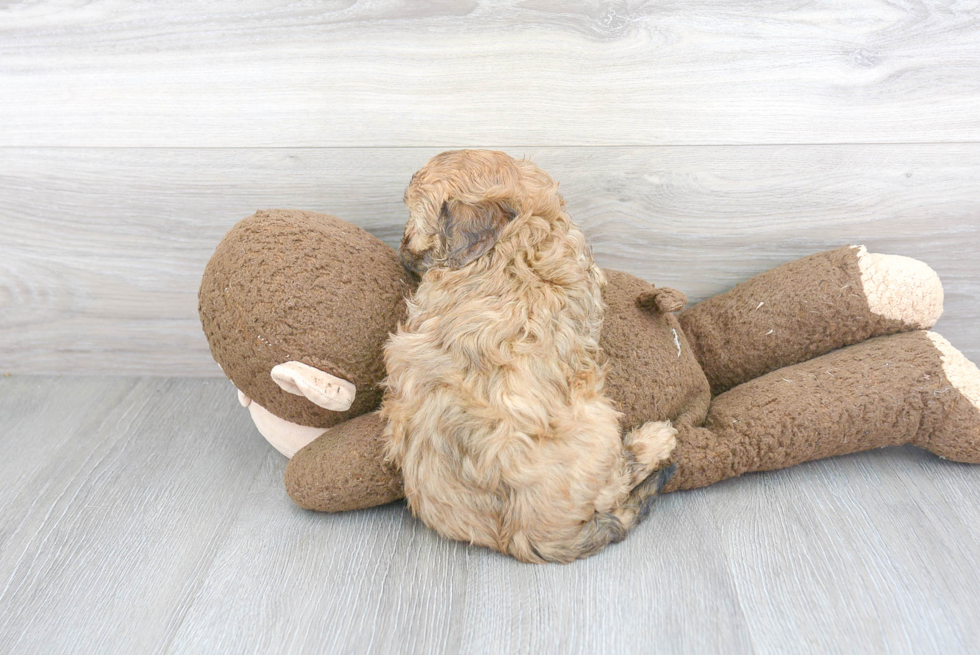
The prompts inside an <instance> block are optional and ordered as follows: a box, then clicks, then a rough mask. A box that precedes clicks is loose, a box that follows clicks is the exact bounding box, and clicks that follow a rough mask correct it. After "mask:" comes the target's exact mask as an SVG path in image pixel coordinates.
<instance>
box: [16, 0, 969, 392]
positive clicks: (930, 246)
mask: <svg viewBox="0 0 980 655" xmlns="http://www.w3.org/2000/svg"><path fill="white" fill-rule="evenodd" d="M455 147H494V148H501V149H504V150H507V151H508V152H510V153H511V154H514V155H518V156H519V155H528V156H531V157H532V158H534V159H535V160H536V161H538V162H539V163H540V164H541V165H542V166H543V167H545V168H546V169H547V170H549V171H550V172H551V173H552V174H553V175H554V176H555V177H556V178H557V179H559V180H560V181H561V183H562V188H563V190H564V194H565V196H566V199H567V200H568V203H569V206H570V209H571V211H572V213H573V216H574V217H575V218H576V219H577V221H578V222H579V223H580V224H581V225H582V226H583V227H584V228H585V230H586V231H587V233H588V235H589V236H590V238H591V239H592V242H593V243H594V244H595V249H596V252H597V256H598V259H599V261H600V263H601V264H602V265H604V266H609V267H615V268H621V269H624V270H628V271H631V272H633V273H635V274H638V275H640V276H642V277H645V278H647V279H649V280H651V281H652V282H655V283H658V284H669V285H671V286H676V287H678V288H681V289H683V290H685V291H687V292H688V295H689V296H690V297H691V298H692V299H693V300H697V299H700V298H703V297H706V296H708V295H711V294H714V293H717V292H720V291H722V290H724V289H726V288H728V287H729V286H731V285H732V284H734V283H736V282H738V281H740V280H743V279H745V278H747V277H749V276H750V275H752V274H754V273H757V272H759V271H762V270H765V269H767V268H769V267H772V266H774V265H777V264H779V263H781V262H784V261H787V260H790V259H793V258H795V257H799V256H802V255H805V254H807V253H810V252H813V251H817V250H820V249H824V248H830V247H834V246H836V245H839V244H842V243H858V242H860V243H865V244H866V245H868V247H869V248H870V249H872V250H875V251H880V252H892V253H900V254H905V255H910V256H913V257H918V258H921V259H924V260H925V261H927V262H928V263H929V264H931V265H932V266H933V267H934V268H935V269H936V270H937V271H938V272H939V273H940V275H941V276H942V278H943V280H944V282H945V285H946V290H947V303H946V316H945V317H944V318H943V319H942V322H941V323H940V325H939V327H938V329H939V330H940V331H942V332H943V333H944V334H945V335H946V336H947V337H949V338H950V340H951V341H952V342H953V343H954V344H955V345H957V346H959V347H960V348H961V349H962V350H964V352H966V353H967V355H969V356H971V357H972V358H973V359H975V360H976V359H980V331H978V330H977V329H976V327H975V326H976V325H977V323H978V321H980V261H978V259H980V8H978V4H977V2H975V1H965V2H962V1H961V2H949V1H942V2H940V1H938V0H928V1H926V2H911V1H908V2H907V1H904V0H890V1H887V2H886V1H883V0H823V1H820V0H818V1H817V2H799V1H798V0H777V1H775V2H770V1H767V2H762V1H758V2H753V1H748V0H747V1H745V2H738V3H731V2H727V1H721V0H701V1H699V2H697V3H676V2H645V3H644V2H614V3H603V4H599V3H591V2H582V1H574V0H573V1H571V2H559V1H558V0H526V1H522V2H502V3H489V2H480V1H476V2H433V3H411V2H404V1H399V0H390V1H380V2H346V1H337V2H324V3H293V2H288V1H286V0H281V1H277V0H248V1H246V2H237V3H225V2H198V1H195V2H189V1H188V2H171V3H165V4H163V3H160V4H151V3H133V2H127V1H126V0H118V1H115V2H100V1H96V2H74V3H70V4H65V3H54V2H35V3H0V372H38V373H110V374H115V373H119V374H122V373H126V374H158V375H220V372H219V371H218V369H217V367H216V366H215V365H214V364H213V363H212V362H211V359H210V357H209V355H208V352H207V346H206V343H205V341H204V339H203V337H202V336H201V333H200V327H199V324H198V319H197V316H196V291H197V285H198V281H199V279H200V275H201V272H202V270H203V267H204V264H205V262H206V261H207V259H208V257H209V256H210V254H211V252H212V251H213V249H214V246H215V245H216V244H217V242H218V241H219V240H220V238H221V236H222V235H223V234H224V232H225V231H227V230H228V228H230V227H231V226H232V225H233V224H234V222H235V221H237V220H238V219H240V218H242V217H243V216H246V215H248V214H250V213H252V212H253V211H254V210H256V209H259V208H267V207H295V208H303V209H310V210H317V211H324V212H329V213H333V214H335V215H338V216H340V217H342V218H344V219H346V220H349V221H351V222H353V223H355V224H357V225H361V226H363V227H365V228H367V229H368V230H370V231H372V232H373V233H375V234H377V235H378V236H380V237H381V238H383V239H384V240H385V241H387V242H388V243H391V244H394V243H395V242H396V240H397V237H398V234H399V232H400V226H401V224H402V222H403V218H404V211H403V209H402V206H401V196H402V191H403V189H404V186H405V185H406V183H407V181H408V179H409V177H410V176H411V174H412V172H414V170H416V169H417V168H418V167H419V166H420V165H421V164H422V163H423V162H424V161H425V160H426V159H427V158H428V157H429V156H431V155H432V154H435V153H436V152H439V151H441V150H443V149H448V148H455Z"/></svg>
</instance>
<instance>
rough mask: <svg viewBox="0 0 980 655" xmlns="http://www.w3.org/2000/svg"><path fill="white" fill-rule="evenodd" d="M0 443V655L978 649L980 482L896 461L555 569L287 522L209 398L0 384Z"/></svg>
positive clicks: (238, 426) (850, 465)
mask: <svg viewBox="0 0 980 655" xmlns="http://www.w3.org/2000/svg"><path fill="white" fill-rule="evenodd" d="M0 449H2V450H3V452H4V453H5V457H4V459H3V460H2V461H0V474H2V475H3V476H4V477H3V479H4V482H5V484H4V485H2V486H0V651H2V652H10V653H44V654H45V655H54V654H57V653H68V652H71V653H79V652H82V653H88V652H98V653H134V652H140V653H143V652H154V653H186V652H194V653H197V652H222V653H224V652H232V653H237V652H282V653H324V652H365V653H375V652H376V653H389V652H425V653H457V652H462V653H483V652H531V653H558V652H561V653H599V654H602V653H623V652H648V651H650V652H657V653H664V654H671V653H709V654H710V653H725V654H726V655H728V654H738V653H757V654H759V655H767V654H770V653H771V654H784V653H813V652H855V653H857V652H861V653H863V652H888V653H898V654H901V653H914V654H916V655H922V654H928V653H943V654H948V653H960V652H970V651H971V650H972V649H973V647H974V646H975V645H976V644H977V643H978V639H980V633H978V626H980V606H978V605H977V603H976V598H977V596H978V594H980V571H978V569H977V567H976V565H975V563H976V562H977V561H978V559H980V541H978V539H977V537H978V533H977V522H976V520H975V519H976V507H977V502H976V501H977V497H978V492H977V490H978V489H980V466H968V465H961V464H954V463H950V462H946V461H943V460H940V459H938V458H936V457H934V456H932V455H930V454H928V453H926V452H924V451H920V450H917V449H912V448H901V449H884V450H879V451H874V452H870V453H866V454H862V455H857V456H852V457H842V458H836V459H832V460H826V461H823V462H815V463H810V464H805V465H802V466H798V467H795V468H792V469H787V470H784V471H777V472H772V473H765V474H756V475H748V476H745V477H743V478H740V479H736V480H729V481H726V482H724V483H721V484H718V485H715V486H712V487H708V488H706V489H701V490H697V491H693V492H680V493H676V494H671V495H669V496H666V497H664V498H662V499H661V500H660V501H659V502H658V503H657V504H656V505H655V506H654V508H653V511H652V513H651V515H650V517H649V518H648V519H647V521H646V522H645V523H644V524H642V525H641V526H639V527H638V528H637V529H636V530H635V531H634V532H633V533H632V534H631V535H629V537H627V539H626V540H625V541H624V542H623V543H621V544H618V545H615V546H612V547H610V548H608V549H607V550H605V551H604V552H603V553H601V554H599V555H598V556H596V557H593V558H590V559H587V560H584V561H579V562H575V563H573V564H570V565H567V566H559V565H542V566H534V565H523V564H520V563H518V562H516V561H513V560H510V559H508V558H505V557H503V556H500V555H497V554H494V553H491V552H489V551H487V550H484V549H480V548H473V547H469V546H466V545H463V544H458V543H453V542H449V541H446V540H442V539H440V538H438V537H437V536H435V534H434V533H433V532H431V531H430V530H428V529H426V528H425V527H424V526H422V525H421V524H420V523H419V522H418V521H416V520H414V519H413V518H412V517H411V516H410V515H409V513H408V512H407V511H406V510H405V508H404V506H403V505H402V504H400V503H395V504H392V505H388V506H385V507H381V508H376V509H373V510H368V511H363V512H352V513H347V514H339V515H325V514H314V513H309V512H304V511H302V510H299V509H297V508H296V507H295V506H294V505H293V504H292V503H291V501H290V500H289V498H288V497H287V496H286V494H285V491H284V488H283V482H282V475H283V469H284V465H285V460H284V458H282V457H281V456H280V455H279V454H278V453H276V452H275V451H273V450H272V448H271V447H270V446H268V445H267V444H266V443H265V442H264V441H263V440H262V438H261V437H260V436H259V435H258V434H257V433H256V432H255V430H254V428H252V427H251V426H250V425H249V423H248V418H247V413H246V412H245V411H244V410H243V409H242V408H241V407H239V406H238V404H237V401H236V399H235V397H234V393H233V389H232V387H231V385H230V383H228V382H225V381H216V380H200V379H170V380H167V379H159V378H157V379H132V378H123V377H111V378H93V377H83V378H47V377H23V376H12V377H9V378H0ZM18 472H21V473H22V474H19V473H18ZM11 474H12V475H11Z"/></svg>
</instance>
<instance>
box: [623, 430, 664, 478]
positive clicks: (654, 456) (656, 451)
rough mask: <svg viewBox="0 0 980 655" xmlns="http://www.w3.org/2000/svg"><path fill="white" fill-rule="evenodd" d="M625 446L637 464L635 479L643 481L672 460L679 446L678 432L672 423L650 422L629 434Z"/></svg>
mask: <svg viewBox="0 0 980 655" xmlns="http://www.w3.org/2000/svg"><path fill="white" fill-rule="evenodd" d="M624 444H625V446H626V448H627V450H629V451H630V453H632V455H633V459H634V461H635V462H636V464H637V469H638V470H637V471H636V472H635V475H634V477H635V478H636V479H637V480H642V479H643V478H646V477H647V476H648V475H650V473H651V472H653V471H654V470H656V469H657V468H659V467H661V466H663V464H664V463H666V462H667V460H669V459H670V456H671V453H673V452H674V448H675V447H676V446H677V430H675V429H674V427H673V426H672V425H671V424H670V421H650V422H649V423H644V424H643V425H641V426H640V427H638V428H636V429H635V430H632V431H631V432H629V433H628V434H627V435H626V438H625V439H624Z"/></svg>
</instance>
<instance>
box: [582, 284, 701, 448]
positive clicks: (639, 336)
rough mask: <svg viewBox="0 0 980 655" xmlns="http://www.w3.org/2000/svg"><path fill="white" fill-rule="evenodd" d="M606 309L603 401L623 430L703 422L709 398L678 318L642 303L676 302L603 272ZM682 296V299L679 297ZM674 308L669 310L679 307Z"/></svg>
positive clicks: (666, 293) (663, 292) (668, 293)
mask: <svg viewBox="0 0 980 655" xmlns="http://www.w3.org/2000/svg"><path fill="white" fill-rule="evenodd" d="M605 274H606V279H607V280H608V284H607V285H606V287H605V288H604V289H603V290H602V299H603V300H604V301H605V304H606V313H605V319H604V320H603V322H602V333H601V335H600V337H599V345H601V346H602V351H603V353H604V354H605V356H606V387H605V392H606V395H607V396H609V397H610V398H612V399H613V400H614V401H615V402H616V405H617V409H619V411H621V412H623V423H622V425H623V429H624V430H628V429H632V428H635V427H638V426H640V425H642V424H643V423H646V422H647V421H665V420H668V419H669V420H672V421H679V420H681V419H684V420H686V421H688V422H690V423H692V424H698V423H700V422H701V421H703V420H704V417H705V414H707V412H708V403H709V402H710V401H711V393H710V391H709V389H708V380H707V378H705V376H704V371H702V370H701V366H700V365H699V364H698V362H697V360H696V359H695V358H694V351H693V350H692V349H691V347H690V345H689V344H688V342H687V339H686V338H685V337H684V332H683V331H682V330H681V327H680V324H679V323H678V322H677V318H676V317H674V315H673V314H670V313H666V312H664V311H662V310H661V309H660V307H659V306H658V305H657V304H656V303H652V302H651V303H644V302H643V298H673V299H675V300H676V299H677V297H678V296H677V294H679V293H680V292H677V291H674V290H673V289H654V287H653V285H652V284H650V283H649V282H644V281H643V280H641V279H639V278H637V277H634V276H632V275H630V274H629V273H622V272H620V271H610V270H607V271H605ZM681 295H682V294H681ZM678 305H679V303H678V302H676V301H675V302H672V303H671V304H670V305H669V306H670V307H677V308H678V309H679V308H680V307H682V306H683V304H680V306H678Z"/></svg>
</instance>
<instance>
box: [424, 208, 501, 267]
mask: <svg viewBox="0 0 980 655" xmlns="http://www.w3.org/2000/svg"><path fill="white" fill-rule="evenodd" d="M516 216H517V212H516V211H515V210H514V209H513V208H512V207H511V206H510V205H509V204H508V203H507V202H506V201H503V200H482V201H480V202H477V203H472V204H471V203H464V202H460V201H458V200H447V201H446V202H444V203H442V210H441V211H440V213H439V223H440V234H439V237H440V239H441V241H442V244H443V252H444V253H445V256H446V264H447V265H448V266H449V267H450V268H452V269H453V270H456V269H460V268H462V267H463V266H466V265H467V264H469V263H470V262H472V261H473V260H474V259H476V258H478V257H480V256H482V255H484V254H486V253H487V252H489V251H490V249H491V248H493V246H494V245H495V244H496V243H497V239H499V238H500V233H501V232H503V230H504V228H505V227H507V224H508V223H510V222H511V221H512V220H514V217H516Z"/></svg>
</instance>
